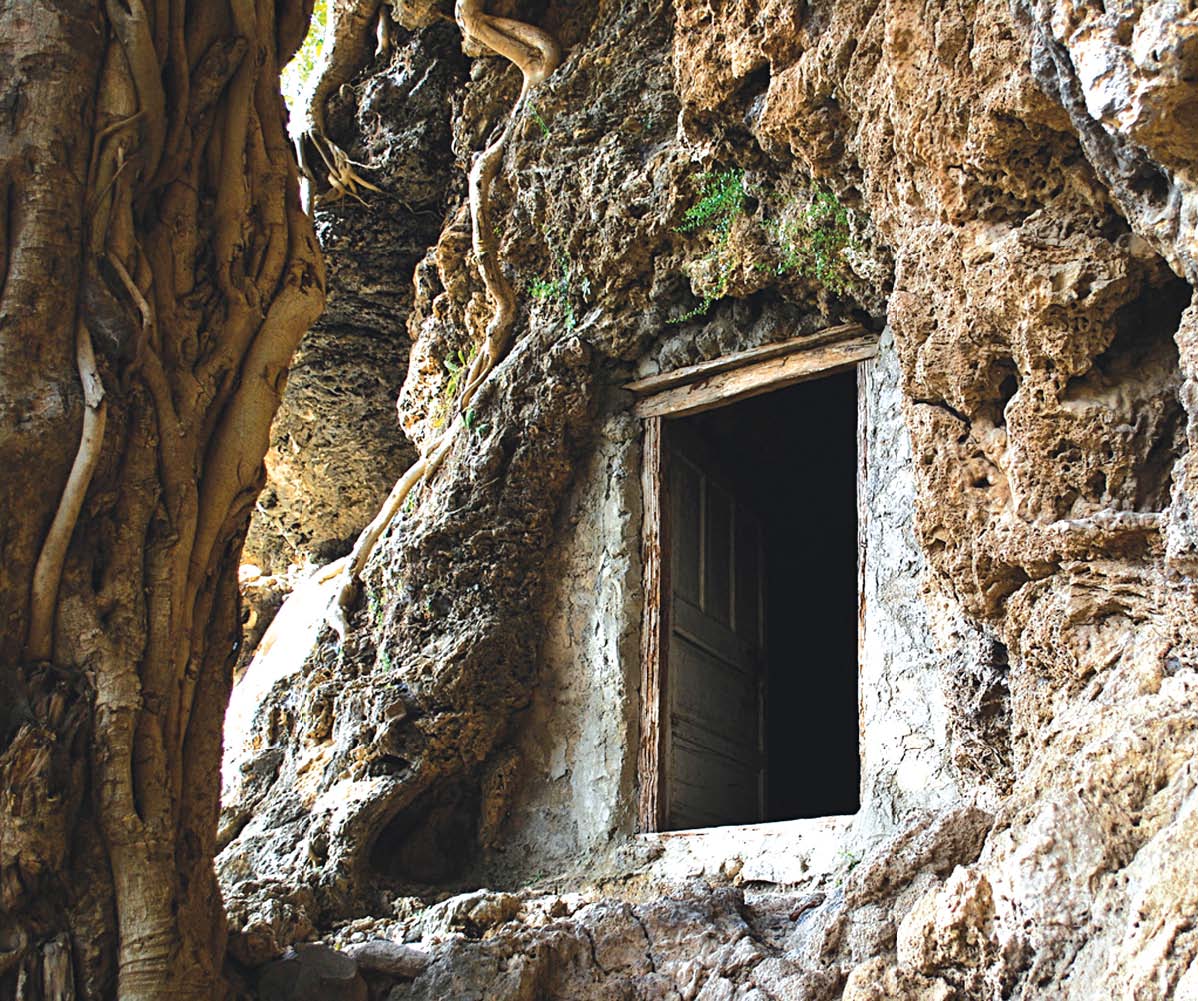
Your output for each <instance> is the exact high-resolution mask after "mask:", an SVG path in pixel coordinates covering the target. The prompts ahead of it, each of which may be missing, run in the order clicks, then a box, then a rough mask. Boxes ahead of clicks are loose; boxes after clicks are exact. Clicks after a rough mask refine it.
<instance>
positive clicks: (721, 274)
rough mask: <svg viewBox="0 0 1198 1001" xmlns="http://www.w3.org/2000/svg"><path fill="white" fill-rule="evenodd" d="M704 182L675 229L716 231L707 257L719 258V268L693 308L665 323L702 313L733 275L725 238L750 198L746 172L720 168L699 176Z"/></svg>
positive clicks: (724, 288)
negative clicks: (697, 197)
mask: <svg viewBox="0 0 1198 1001" xmlns="http://www.w3.org/2000/svg"><path fill="white" fill-rule="evenodd" d="M700 180H701V181H702V183H703V190H702V193H701V194H700V195H699V200H698V201H696V202H695V204H694V205H692V206H691V207H690V208H689V209H687V210H686V214H685V215H684V216H683V217H682V224H681V225H680V226H678V227H677V228H676V229H675V232H678V233H695V232H698V231H699V230H706V229H709V230H711V232H713V233H714V234H715V237H716V243H715V246H714V247H713V248H712V250H711V252H710V254H709V255H708V257H709V258H714V259H717V260H719V269H718V272H717V275H716V280H715V282H714V284H713V285H712V286H711V287H710V288H708V289H706V290H705V291H704V293H703V298H702V300H701V301H700V302H699V304H698V305H697V306H695V307H694V308H693V309H689V310H687V311H686V312H685V313H683V314H682V315H681V316H675V317H672V318H671V319H670V320H668V321H667V322H669V323H672V324H678V323H686V322H687V321H689V320H693V319H696V318H697V317H700V316H705V315H706V314H707V311H708V310H710V309H711V307H712V306H713V305H714V304H715V303H716V302H717V301H718V300H720V299H722V298H723V297H724V293H725V292H726V291H727V290H728V278H729V277H730V276H731V274H732V268H733V265H734V263H735V262H733V261H727V260H722V259H721V257H722V254H723V251H724V248H725V247H727V245H728V237H729V235H730V234H731V232H732V224H733V223H734V222H735V221H736V217H737V216H739V215H740V214H741V213H742V212H744V210H745V202H746V201H747V199H748V197H749V192H748V189H747V188H746V187H745V172H744V171H743V170H741V169H740V168H733V169H731V170H722V171H718V172H717V173H714V174H704V175H703V176H702V178H701V179H700Z"/></svg>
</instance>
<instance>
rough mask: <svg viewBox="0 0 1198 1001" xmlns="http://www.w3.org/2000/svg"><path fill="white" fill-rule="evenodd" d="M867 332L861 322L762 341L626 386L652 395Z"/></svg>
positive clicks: (634, 390)
mask: <svg viewBox="0 0 1198 1001" xmlns="http://www.w3.org/2000/svg"><path fill="white" fill-rule="evenodd" d="M864 333H865V328H864V327H862V326H861V324H859V323H842V324H840V325H839V326H836V327H828V328H827V329H825V330H820V331H817V332H816V333H814V334H804V335H803V336H802V337H792V338H790V340H786V341H777V342H776V343H774V344H761V345H759V346H758V347H755V348H749V349H748V350H747V351H737V352H735V353H734V354H730V355H722V356H721V357H719V358H712V359H711V360H710V361H704V362H699V364H698V365H688V366H687V367H686V368H676V369H674V371H672V372H663V373H661V375H651V376H648V377H646V378H644V379H637V380H636V381H635V382H630V383H627V384H626V385H625V386H624V388H625V389H627V390H628V391H629V392H630V393H635V394H636V395H637V396H649V395H651V394H653V393H660V392H662V391H663V390H666V389H673V388H674V387H675V386H682V385H685V384H686V383H688V382H698V381H699V380H700V379H705V378H707V377H708V376H711V375H718V374H719V373H720V372H729V371H731V370H732V369H734V368H741V367H742V366H744V365H750V364H753V363H755V362H759V361H765V360H766V359H767V358H781V357H782V356H783V355H789V354H794V353H795V352H796V351H807V350H809V349H811V348H817V347H822V346H823V345H825V344H831V343H833V342H835V341H844V340H849V339H850V338H853V337H860V336H862V335H863V334H864Z"/></svg>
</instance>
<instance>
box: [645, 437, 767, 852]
mask: <svg viewBox="0 0 1198 1001" xmlns="http://www.w3.org/2000/svg"><path fill="white" fill-rule="evenodd" d="M664 437H665V441H664V446H665V447H664V450H665V453H666V454H665V456H664V459H665V462H664V466H665V472H666V476H667V477H668V489H667V496H668V499H669V500H668V512H667V516H668V517H669V526H670V527H669V535H668V538H669V549H670V553H669V556H668V559H669V567H670V572H669V574H668V576H667V580H668V584H667V585H666V586H667V587H668V588H669V591H670V595H669V598H670V601H669V616H668V651H667V659H668V663H669V665H670V667H669V672H668V677H667V682H666V689H667V690H666V691H665V692H664V693H663V696H664V697H663V699H662V710H663V711H664V712H665V713H667V714H668V725H667V726H666V727H665V728H664V729H665V732H664V734H663V737H664V740H663V744H664V746H663V748H662V751H663V755H662V756H663V758H664V759H665V760H664V761H663V762H662V765H663V767H664V782H663V796H662V799H663V801H664V802H663V804H662V806H663V809H662V820H663V822H664V828H665V829H666V830H683V829H686V828H690V827H711V826H717V825H722V824H747V823H754V822H757V821H760V820H762V819H764V815H765V792H766V789H765V783H766V774H765V726H764V698H765V692H764V677H765V672H764V670H763V668H764V649H763V646H764V621H763V617H764V613H763V609H764V594H763V591H764V586H763V580H764V574H763V573H762V561H763V552H762V527H761V522H760V519H759V518H758V517H757V516H756V515H755V514H754V513H753V511H752V505H751V504H750V503H749V502H748V501H747V500H746V498H745V497H744V496H743V492H742V491H738V490H737V485H736V483H735V482H734V481H733V480H732V479H731V478H730V477H729V476H727V475H726V474H725V473H724V472H723V470H722V469H721V467H720V463H719V460H718V458H717V456H716V454H715V453H714V451H713V450H712V449H711V448H710V447H709V443H707V442H705V441H703V440H701V439H699V438H697V437H696V436H694V435H693V434H690V433H688V432H687V430H686V429H684V427H683V426H682V425H678V424H673V425H671V426H669V429H668V433H667V434H666V435H665V436H664ZM663 555H664V554H663Z"/></svg>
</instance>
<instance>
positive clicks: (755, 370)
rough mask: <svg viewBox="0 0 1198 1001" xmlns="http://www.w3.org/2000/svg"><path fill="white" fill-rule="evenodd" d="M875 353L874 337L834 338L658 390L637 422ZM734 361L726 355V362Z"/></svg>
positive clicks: (640, 407)
mask: <svg viewBox="0 0 1198 1001" xmlns="http://www.w3.org/2000/svg"><path fill="white" fill-rule="evenodd" d="M877 351H878V338H877V335H876V334H863V335H859V336H856V337H851V338H849V339H847V340H842V339H838V340H835V341H833V342H831V343H825V344H823V345H821V346H819V347H813V348H810V349H809V350H805V351H797V352H792V353H790V354H786V355H782V356H780V357H772V358H766V359H765V360H758V361H755V362H752V363H750V364H748V365H744V364H741V365H738V366H737V367H735V368H732V369H725V370H722V371H719V372H716V373H714V374H709V375H706V376H704V377H703V378H701V379H699V380H698V381H697V382H687V383H685V384H683V385H679V386H674V387H673V388H669V389H665V390H662V391H661V392H658V393H654V394H653V395H652V396H646V397H644V398H642V399H640V400H637V402H636V403H635V404H634V405H633V408H632V412H633V413H634V414H635V415H636V416H637V417H684V416H686V415H687V414H697V413H701V412H702V411H704V410H711V409H712V408H714V407H719V406H723V405H724V404H727V403H733V402H735V401H736V400H745V399H748V398H749V397H751V396H759V395H760V394H762V393H768V392H771V391H772V390H775V389H783V388H785V387H786V386H791V385H794V384H795V383H797V382H804V381H806V380H808V379H817V378H819V377H821V376H825V375H834V374H836V373H837V372H843V371H846V370H847V369H850V368H853V367H854V366H856V365H857V364H859V363H860V362H863V361H865V360H866V359H867V358H872V357H874V355H876V354H877ZM733 357H735V356H734V355H729V356H728V357H727V359H716V360H717V361H725V360H730V359H731V358H733ZM696 367H697V366H696Z"/></svg>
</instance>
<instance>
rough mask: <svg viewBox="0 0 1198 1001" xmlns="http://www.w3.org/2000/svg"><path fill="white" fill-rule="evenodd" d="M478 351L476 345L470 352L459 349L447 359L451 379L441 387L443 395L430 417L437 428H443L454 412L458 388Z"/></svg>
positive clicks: (446, 365) (472, 346) (471, 347)
mask: <svg viewBox="0 0 1198 1001" xmlns="http://www.w3.org/2000/svg"><path fill="white" fill-rule="evenodd" d="M477 350H478V348H477V347H476V346H475V345H473V344H472V345H471V346H470V349H469V350H468V351H462V349H461V348H458V350H457V351H455V352H454V353H453V354H451V355H449V356H448V357H447V358H446V359H445V367H446V369H448V370H449V378H448V379H446V380H445V385H444V386H442V387H441V395H440V397H439V398H438V400H437V403H436V405H435V406H434V407H433V412H432V415H431V417H430V423H431V424H432V426H433V427H435V428H440V427H443V426H444V424H445V422H446V421H447V420H448V419H449V416H450V414H451V413H452V412H453V401H454V399H456V397H457V395H458V387H459V386H460V385H461V382H462V379H463V378H465V375H466V373H467V372H468V371H469V369H470V363H471V362H472V361H473V360H474V354H475V352H476V351H477Z"/></svg>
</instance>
